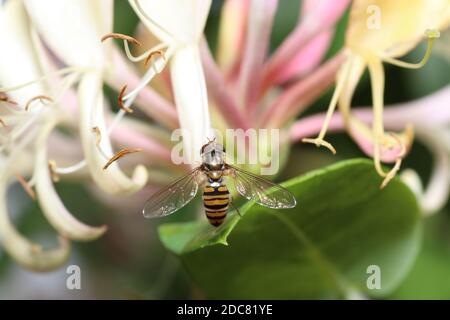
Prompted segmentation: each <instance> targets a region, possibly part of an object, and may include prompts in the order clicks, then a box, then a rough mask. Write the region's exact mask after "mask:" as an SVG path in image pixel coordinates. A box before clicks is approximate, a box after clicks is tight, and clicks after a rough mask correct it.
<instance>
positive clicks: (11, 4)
mask: <svg viewBox="0 0 450 320" xmlns="http://www.w3.org/2000/svg"><path fill="white" fill-rule="evenodd" d="M30 28H31V26H30V23H29V20H28V16H27V14H26V11H25V8H24V6H23V3H22V1H7V2H6V3H5V4H3V5H1V6H0V38H1V39H2V49H1V50H0V84H1V85H2V86H8V87H12V86H17V85H21V84H24V83H27V82H29V81H33V80H35V79H38V78H40V77H41V76H42V70H41V68H40V66H39V59H38V57H37V56H36V51H35V48H34V47H33V41H32V37H31V34H30ZM45 92H46V91H45V89H44V86H43V83H42V82H39V83H34V84H32V85H29V86H26V87H23V88H21V89H18V90H14V91H10V92H8V95H10V96H11V99H12V100H14V101H16V102H18V103H19V104H20V105H25V103H26V102H27V101H28V100H29V99H31V98H32V97H35V96H37V95H41V94H45Z"/></svg>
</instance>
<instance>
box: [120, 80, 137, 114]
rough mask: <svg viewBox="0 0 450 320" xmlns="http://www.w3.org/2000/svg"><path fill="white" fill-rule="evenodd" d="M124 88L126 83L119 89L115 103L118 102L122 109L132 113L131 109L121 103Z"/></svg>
mask: <svg viewBox="0 0 450 320" xmlns="http://www.w3.org/2000/svg"><path fill="white" fill-rule="evenodd" d="M126 90H127V85H124V86H123V87H122V89H120V92H119V97H118V98H117V103H118V104H119V107H120V109H122V110H123V111H125V112H128V113H132V112H133V109H131V108H128V107H126V106H125V105H124V104H123V96H124V94H125V91H126Z"/></svg>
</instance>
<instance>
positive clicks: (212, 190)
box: [203, 183, 230, 227]
mask: <svg viewBox="0 0 450 320" xmlns="http://www.w3.org/2000/svg"><path fill="white" fill-rule="evenodd" d="M229 203H230V193H229V192H228V188H227V186H226V185H223V184H221V183H217V185H207V186H205V188H204V189H203V205H204V206H205V212H206V217H208V220H209V223H211V224H212V225H213V226H215V227H218V226H220V225H221V224H222V223H223V221H224V220H225V217H226V216H227V211H228V204H229Z"/></svg>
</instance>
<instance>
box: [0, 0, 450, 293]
mask: <svg viewBox="0 0 450 320" xmlns="http://www.w3.org/2000/svg"><path fill="white" fill-rule="evenodd" d="M279 2H280V4H279V9H278V12H277V15H276V21H275V26H274V30H273V32H272V38H271V51H273V50H274V49H275V48H276V47H277V46H278V45H279V44H280V43H281V42H282V40H283V39H284V38H285V37H286V36H287V35H288V34H289V32H290V31H291V30H292V29H293V27H294V26H295V24H296V22H297V18H298V17H297V13H298V12H299V9H298V8H299V3H298V2H297V1H290V0H280V1H279ZM221 5H222V2H221V1H218V0H215V1H213V7H212V10H211V13H210V16H209V19H208V23H207V27H206V35H207V38H208V41H209V43H210V45H211V47H212V48H215V43H216V38H217V31H218V22H219V14H220V9H221ZM115 6H116V8H115V27H114V31H115V32H120V33H125V34H133V33H134V30H135V28H136V26H137V23H138V19H137V17H136V16H135V14H134V13H133V11H132V10H131V8H130V7H129V5H128V3H127V1H116V2H115ZM347 19H348V14H346V15H344V17H343V18H342V19H341V21H340V22H339V24H338V28H337V31H336V34H335V38H334V40H333V44H332V46H331V48H330V50H329V52H328V54H327V57H330V56H332V55H333V54H334V53H335V52H337V51H338V50H339V49H340V48H341V47H342V44H343V36H344V31H345V27H346V23H347ZM423 51H424V45H421V46H419V47H418V48H417V49H416V50H414V51H413V52H412V53H411V54H409V55H408V56H406V57H405V58H404V59H405V60H412V61H414V60H418V59H420V57H421V55H422V53H423ZM449 70H450V69H449V62H448V61H446V60H445V59H444V58H443V57H442V56H440V55H438V54H434V55H433V58H432V59H431V61H430V62H429V63H428V64H427V65H426V66H425V67H424V68H422V69H419V70H404V69H400V68H396V67H391V66H386V90H385V92H386V95H385V99H386V104H390V103H396V102H404V101H408V100H411V99H415V98H418V97H422V96H425V95H427V94H429V93H431V92H433V91H435V90H437V89H439V88H442V87H444V86H445V85H448V84H449V83H450V72H449ZM330 97H331V92H328V93H327V94H326V95H324V96H323V97H321V99H319V100H318V101H317V102H316V103H314V105H313V106H312V107H311V108H310V109H308V111H307V114H310V113H315V112H318V111H325V110H326V107H327V105H328V101H329V99H330ZM111 102H112V103H115V95H113V94H112V95H111ZM370 103H371V94H370V84H369V82H368V78H367V75H365V76H364V78H363V80H362V81H361V82H360V84H359V86H358V89H357V92H356V95H355V99H354V105H370ZM328 138H329V141H330V142H332V143H333V144H334V145H335V147H336V148H337V149H338V150H339V154H338V155H336V156H331V155H329V154H328V153H327V152H324V151H323V150H317V149H316V148H310V147H308V146H302V145H300V144H297V145H295V146H294V147H293V149H292V151H291V154H290V157H291V159H301V161H288V164H287V166H286V167H285V168H284V171H283V173H282V178H281V179H282V180H284V179H287V178H291V177H294V176H297V175H299V174H302V173H305V172H307V171H309V170H311V169H315V168H320V167H322V166H324V165H327V164H331V163H334V162H338V161H340V160H344V159H350V158H354V157H362V156H364V155H363V154H362V153H361V152H360V151H359V150H358V148H357V147H356V145H355V143H354V142H353V141H352V140H351V139H350V138H349V137H348V136H347V135H346V134H337V135H330V136H329V137H328ZM402 167H403V168H413V169H415V170H417V171H418V172H419V174H420V176H421V177H422V179H423V182H424V184H425V185H426V183H427V181H428V177H429V174H430V169H431V168H432V158H431V155H430V154H429V152H428V151H427V149H426V148H425V147H424V146H423V145H421V144H420V143H418V142H415V144H414V146H413V148H412V151H411V153H410V155H409V156H408V157H407V158H406V160H405V161H404V163H403V165H402ZM57 189H58V192H59V194H60V196H61V198H62V199H63V201H64V203H65V204H66V206H67V207H68V209H69V210H70V211H72V212H73V213H75V215H76V216H77V217H79V218H80V220H82V221H85V222H87V223H91V224H102V223H106V224H108V226H109V231H108V232H107V233H106V235H105V236H103V237H102V238H100V239H99V240H97V241H95V242H90V243H73V252H72V255H71V258H70V260H69V261H68V263H67V265H70V264H77V265H79V266H80V267H81V270H82V290H73V291H70V290H67V289H66V285H65V281H66V277H67V274H66V272H65V270H66V266H63V267H62V268H61V269H60V270H57V271H54V272H50V273H45V274H37V273H32V272H29V271H27V270H24V269H22V268H21V267H19V266H17V265H16V264H15V263H14V262H13V261H12V260H11V259H10V258H9V257H8V256H7V255H6V254H5V253H4V252H3V251H2V250H1V249H0V298H1V299H6V298H27V299H28V298H44V299H45V298H75V299H77V298H100V299H101V298H123V299H129V298H131V299H134V298H136V299H166V298H202V297H203V294H202V292H201V291H200V290H199V289H198V288H196V287H195V285H194V284H193V283H192V282H191V280H190V279H189V276H188V275H187V274H186V273H185V272H184V271H183V268H182V267H181V266H180V264H179V262H178V260H177V258H176V257H174V256H172V254H170V253H168V252H167V251H166V250H165V249H164V248H163V247H162V245H161V244H160V241H159V239H158V236H157V227H158V225H159V224H161V223H166V222H167V221H189V220H190V219H192V217H193V216H194V215H195V211H196V206H198V205H199V203H198V202H197V203H194V204H191V205H189V206H188V207H187V208H186V209H184V210H183V211H182V212H180V213H179V214H176V215H173V216H171V217H169V218H167V219H164V221H159V220H157V221H156V220H145V219H144V218H143V217H142V215H141V212H140V210H138V209H136V210H134V209H133V210H131V212H123V210H117V209H115V208H113V206H107V205H105V204H102V203H100V202H99V201H98V200H96V199H95V197H94V196H92V195H91V191H90V189H89V186H81V185H78V184H75V183H67V182H62V183H59V184H58V185H57ZM80 199H83V201H80ZM124 199H125V198H124ZM8 200H9V201H8V202H9V206H10V207H11V208H12V209H11V211H12V219H13V221H14V222H15V224H16V225H17V226H18V229H19V230H20V231H21V232H22V233H24V234H25V235H27V236H29V237H30V238H31V239H33V240H35V241H39V242H41V243H44V244H48V245H52V244H54V243H55V239H54V233H53V231H52V230H51V228H50V226H49V225H48V223H47V222H46V221H45V219H44V218H43V217H42V215H41V213H40V210H39V209H38V208H37V206H36V205H35V204H34V203H32V202H31V201H29V200H28V197H27V196H26V194H25V193H24V192H23V190H22V189H21V188H20V187H18V186H16V187H14V188H12V189H11V190H10V192H9V194H8ZM449 209H450V208H449V206H448V205H447V207H446V209H445V210H444V212H442V213H440V214H437V215H435V216H434V217H432V218H429V219H426V221H425V232H424V235H425V237H424V238H425V239H424V243H423V246H422V248H421V251H420V254H419V256H418V258H417V261H416V263H415V265H414V267H413V268H412V270H411V272H410V273H409V274H408V276H407V278H406V280H405V281H404V283H403V284H402V285H401V287H400V288H399V289H398V290H397V291H396V292H395V293H393V294H392V296H391V297H388V298H400V299H402V298H425V299H427V298H438V299H445V298H446V299H448V298H450V232H449V231H450V213H449V211H450V210H449Z"/></svg>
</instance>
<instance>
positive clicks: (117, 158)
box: [103, 148, 143, 170]
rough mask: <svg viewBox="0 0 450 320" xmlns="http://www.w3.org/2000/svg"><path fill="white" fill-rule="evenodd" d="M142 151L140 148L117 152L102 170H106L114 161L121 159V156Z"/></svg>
mask: <svg viewBox="0 0 450 320" xmlns="http://www.w3.org/2000/svg"><path fill="white" fill-rule="evenodd" d="M142 150H143V149H141V148H135V149H122V150H120V151H119V152H117V153H116V154H115V155H113V156H112V157H111V159H109V160H108V162H107V163H106V164H105V165H104V166H103V170H106V169H108V167H109V166H110V165H111V164H112V163H113V162H115V161H117V160H119V159H120V158H122V157H123V156H125V155H127V154H130V153H135V152H141V151H142Z"/></svg>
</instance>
